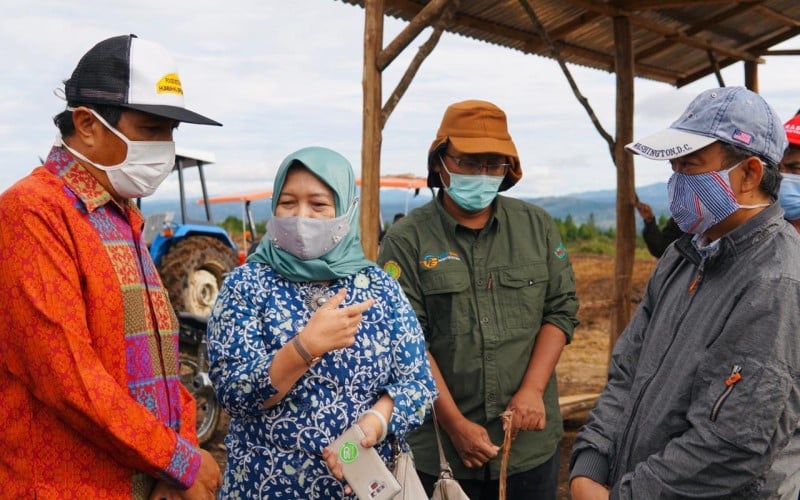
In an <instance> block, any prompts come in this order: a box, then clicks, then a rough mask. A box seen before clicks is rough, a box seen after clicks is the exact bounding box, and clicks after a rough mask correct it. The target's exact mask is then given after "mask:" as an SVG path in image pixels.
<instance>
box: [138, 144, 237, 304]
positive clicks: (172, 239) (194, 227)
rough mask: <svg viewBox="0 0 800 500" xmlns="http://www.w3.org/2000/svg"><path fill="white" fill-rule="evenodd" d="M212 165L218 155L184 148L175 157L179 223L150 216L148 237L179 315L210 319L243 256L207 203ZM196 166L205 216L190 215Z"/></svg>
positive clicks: (170, 217) (167, 216) (165, 215)
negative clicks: (190, 176)
mask: <svg viewBox="0 0 800 500" xmlns="http://www.w3.org/2000/svg"><path fill="white" fill-rule="evenodd" d="M210 163H214V155H213V154H209V153H201V152H197V151H192V152H190V151H188V150H181V149H179V150H178V151H177V154H176V156H175V169H174V170H175V172H177V174H178V187H179V191H180V193H179V200H180V219H178V220H175V217H174V215H173V214H171V213H158V214H153V215H151V216H149V217H147V219H146V222H145V228H144V238H145V241H146V242H147V243H148V245H149V248H150V256H151V257H152V258H153V261H154V262H155V264H156V267H157V268H158V273H159V275H160V276H161V281H162V282H163V283H164V287H165V288H166V289H167V291H168V292H169V298H170V301H171V302H172V306H173V308H174V309H175V311H176V312H185V313H190V314H195V315H197V316H208V315H209V314H210V313H211V308H212V306H213V305H214V301H215V300H216V298H217V294H218V293H219V288H220V285H222V280H223V279H224V277H225V275H226V274H227V273H228V272H230V271H231V270H232V269H233V268H234V267H235V266H236V265H237V264H238V256H239V252H238V249H237V247H236V244H235V243H234V242H233V240H232V239H231V238H230V236H229V235H228V233H227V232H226V231H225V230H224V229H222V228H221V227H219V226H217V225H215V224H214V220H213V218H212V216H211V208H210V205H209V203H208V192H207V190H206V182H205V173H204V171H203V166H204V165H208V164H210ZM195 167H196V168H197V174H198V178H199V181H200V187H201V189H202V197H203V201H204V202H205V203H203V206H204V208H205V217H204V218H203V219H200V220H196V219H195V220H193V219H191V218H190V216H189V211H188V206H187V200H186V189H185V172H184V171H185V170H186V169H188V168H195Z"/></svg>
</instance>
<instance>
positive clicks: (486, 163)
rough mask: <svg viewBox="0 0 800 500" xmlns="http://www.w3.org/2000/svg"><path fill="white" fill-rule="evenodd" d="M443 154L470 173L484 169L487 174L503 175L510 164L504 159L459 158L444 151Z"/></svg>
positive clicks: (476, 172)
mask: <svg viewBox="0 0 800 500" xmlns="http://www.w3.org/2000/svg"><path fill="white" fill-rule="evenodd" d="M444 155H445V156H446V157H448V158H450V159H451V160H453V163H455V164H456V166H457V167H459V168H461V169H463V170H467V171H470V172H471V173H475V174H480V173H481V172H482V171H484V170H485V171H486V173H487V174H488V175H504V174H505V172H506V169H507V168H508V167H510V166H511V164H510V163H505V160H499V161H498V160H476V159H474V158H459V157H457V156H453V155H451V154H448V153H447V152H444Z"/></svg>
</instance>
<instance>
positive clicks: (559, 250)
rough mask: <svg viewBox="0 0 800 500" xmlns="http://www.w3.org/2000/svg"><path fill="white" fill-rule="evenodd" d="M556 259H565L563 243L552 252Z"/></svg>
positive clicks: (565, 252) (565, 251)
mask: <svg viewBox="0 0 800 500" xmlns="http://www.w3.org/2000/svg"><path fill="white" fill-rule="evenodd" d="M553 253H554V254H555V256H556V257H558V258H559V259H564V258H566V257H567V249H566V248H565V247H564V242H559V243H558V246H557V247H556V249H555V250H554V251H553Z"/></svg>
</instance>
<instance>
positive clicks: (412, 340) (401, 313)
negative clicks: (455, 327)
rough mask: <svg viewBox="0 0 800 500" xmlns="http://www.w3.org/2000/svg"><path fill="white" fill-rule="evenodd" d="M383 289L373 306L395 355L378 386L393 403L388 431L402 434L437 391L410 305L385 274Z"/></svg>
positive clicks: (419, 417) (420, 419) (419, 420)
mask: <svg viewBox="0 0 800 500" xmlns="http://www.w3.org/2000/svg"><path fill="white" fill-rule="evenodd" d="M381 274H383V273H381ZM383 288H384V290H385V293H386V295H385V297H384V298H383V299H382V300H381V301H380V302H379V303H378V305H377V306H376V307H380V308H381V309H382V310H383V315H384V317H385V318H386V319H385V320H384V323H385V324H386V327H387V328H388V329H389V330H390V332H391V349H392V352H393V353H395V354H394V356H393V358H392V359H393V363H392V366H391V378H390V379H389V381H388V384H387V385H385V386H383V387H382V388H381V389H382V390H384V391H386V394H387V395H388V396H389V397H391V398H392V400H393V402H394V406H393V411H392V414H391V418H390V419H387V422H388V424H389V433H390V434H396V435H401V436H402V435H405V434H407V433H408V432H409V431H411V430H413V429H414V428H416V427H418V426H419V425H421V424H422V422H423V420H424V419H425V416H426V414H427V413H428V411H429V408H430V406H431V405H432V404H433V401H434V400H435V399H436V396H437V390H436V383H435V381H434V378H433V374H432V372H431V366H430V363H429V360H428V356H427V355H426V350H425V338H424V337H423V334H422V329H421V328H420V326H419V322H417V318H416V316H415V315H414V310H413V309H412V307H411V304H410V303H409V302H408V299H406V296H405V294H404V293H403V291H402V290H401V288H400V285H399V284H398V283H397V281H395V280H394V279H392V278H389V277H388V276H385V277H384V283H383Z"/></svg>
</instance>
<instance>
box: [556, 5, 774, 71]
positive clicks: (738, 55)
mask: <svg viewBox="0 0 800 500" xmlns="http://www.w3.org/2000/svg"><path fill="white" fill-rule="evenodd" d="M565 1H566V2H567V3H570V4H572V5H575V6H578V7H581V8H583V9H586V10H590V11H593V12H599V13H601V14H605V15H607V16H612V17H613V16H627V17H629V18H630V20H631V24H632V25H634V26H636V27H639V28H642V29H644V30H647V31H652V32H653V33H656V34H658V35H661V36H663V37H665V38H667V39H670V40H672V41H673V42H678V43H681V44H683V45H687V46H689V47H693V48H696V49H700V50H702V51H704V52H705V51H708V50H711V51H713V52H714V53H716V54H719V55H721V56H725V57H730V58H734V59H739V60H742V61H752V62H757V63H763V62H764V60H763V59H761V58H759V57H758V56H757V55H753V54H751V53H749V52H744V51H741V50H737V49H731V48H728V47H722V46H720V45H715V44H713V43H709V42H705V41H703V40H698V39H696V38H693V37H691V36H687V35H685V34H683V33H682V32H681V31H679V30H675V29H672V28H668V27H664V26H661V25H660V24H659V23H657V22H655V21H651V20H649V19H645V18H643V17H641V16H637V15H635V14H634V13H632V12H630V11H628V10H625V9H620V8H617V7H613V6H611V5H606V4H598V3H594V2H591V1H589V0H565Z"/></svg>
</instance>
